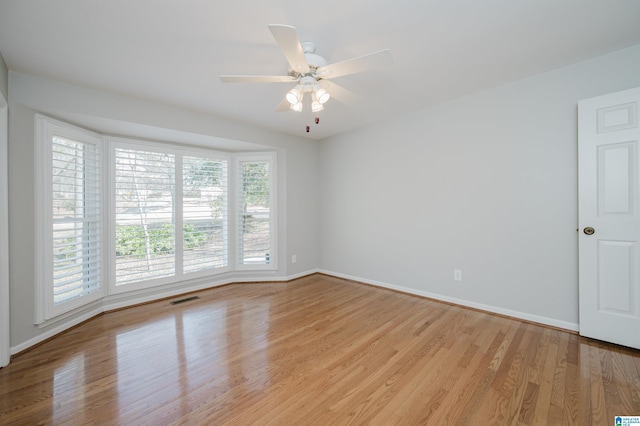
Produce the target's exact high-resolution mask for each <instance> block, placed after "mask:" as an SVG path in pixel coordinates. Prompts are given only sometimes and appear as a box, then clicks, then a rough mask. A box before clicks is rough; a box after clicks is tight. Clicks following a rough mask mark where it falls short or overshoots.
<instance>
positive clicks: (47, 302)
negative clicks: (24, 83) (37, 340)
mask: <svg viewBox="0 0 640 426" xmlns="http://www.w3.org/2000/svg"><path fill="white" fill-rule="evenodd" d="M38 133H39V136H40V137H39V144H38V147H37V151H38V157H37V158H39V159H40V161H41V162H42V163H43V164H41V165H40V166H41V167H38V168H37V170H38V173H39V176H38V177H37V178H38V183H39V184H38V188H37V192H38V200H40V203H41V205H40V206H38V215H39V220H38V229H37V231H38V235H40V236H41V238H42V240H41V242H40V245H39V249H38V264H39V265H42V266H43V269H42V271H41V273H40V275H39V282H40V284H41V285H39V286H38V289H39V290H40V291H39V292H38V297H39V298H40V299H41V303H40V304H39V305H40V309H39V312H38V317H39V318H38V319H39V320H44V319H47V318H50V317H52V316H55V315H58V314H60V313H63V312H66V311H68V310H71V309H73V308H75V307H77V306H79V305H81V304H84V303H87V302H89V301H91V300H95V299H97V298H98V297H100V296H101V295H102V267H101V265H102V258H101V250H102V242H103V239H102V235H103V233H102V228H103V220H102V203H101V200H102V184H101V182H102V155H101V142H102V140H101V138H100V137H99V136H98V135H95V134H92V133H90V132H87V131H84V130H82V129H78V128H75V127H72V126H67V125H64V124H63V123H59V122H55V121H53V120H48V119H45V118H44V117H38Z"/></svg>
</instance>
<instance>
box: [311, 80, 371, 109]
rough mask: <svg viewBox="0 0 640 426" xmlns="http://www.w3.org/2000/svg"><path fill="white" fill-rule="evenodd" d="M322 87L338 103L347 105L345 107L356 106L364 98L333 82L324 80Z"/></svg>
mask: <svg viewBox="0 0 640 426" xmlns="http://www.w3.org/2000/svg"><path fill="white" fill-rule="evenodd" d="M321 87H323V88H324V89H326V90H327V91H328V92H329V93H330V94H331V98H332V99H335V100H336V101H338V102H340V103H342V104H345V105H355V104H357V103H358V102H360V101H361V100H362V97H360V96H359V95H356V94H355V93H353V92H352V91H350V90H347V89H345V88H344V87H342V86H340V85H337V84H336V83H334V82H333V81H329V80H324V81H323V82H322V84H321Z"/></svg>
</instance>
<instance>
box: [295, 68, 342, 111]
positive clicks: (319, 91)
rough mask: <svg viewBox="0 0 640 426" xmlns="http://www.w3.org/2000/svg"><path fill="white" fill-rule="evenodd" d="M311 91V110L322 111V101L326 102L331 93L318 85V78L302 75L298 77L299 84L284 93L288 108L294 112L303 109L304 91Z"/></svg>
mask: <svg viewBox="0 0 640 426" xmlns="http://www.w3.org/2000/svg"><path fill="white" fill-rule="evenodd" d="M309 92H310V93H311V110H312V111H313V112H318V111H322V110H323V109H324V105H323V104H324V103H325V102H327V101H328V100H329V99H330V98H331V95H330V94H329V92H328V91H327V90H326V89H323V88H321V87H320V86H319V85H318V80H317V79H316V78H314V77H313V76H308V75H307V76H304V77H302V78H301V79H300V84H297V85H296V87H294V88H293V89H291V90H289V91H288V92H287V95H286V99H287V102H289V103H290V104H291V105H290V107H289V108H290V109H292V110H293V111H296V112H301V111H302V109H303V100H304V94H305V93H309Z"/></svg>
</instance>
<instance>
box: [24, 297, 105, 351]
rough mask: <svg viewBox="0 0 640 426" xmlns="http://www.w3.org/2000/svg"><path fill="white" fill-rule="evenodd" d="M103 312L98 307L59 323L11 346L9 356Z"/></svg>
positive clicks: (99, 306) (100, 307)
mask: <svg viewBox="0 0 640 426" xmlns="http://www.w3.org/2000/svg"><path fill="white" fill-rule="evenodd" d="M102 312H103V310H102V306H101V305H98V306H96V307H94V308H92V309H90V310H88V311H87V312H84V313H83V314H82V315H79V316H77V317H73V318H72V319H69V320H68V321H64V322H61V323H60V324H59V325H58V326H56V327H53V328H52V329H50V330H47V331H45V332H44V333H42V334H39V335H37V336H35V337H33V338H31V339H29V340H27V341H24V342H22V343H20V344H18V345H16V346H12V347H11V355H12V356H13V355H16V354H18V353H20V352H22V351H25V350H27V349H29V348H31V347H33V346H35V345H38V344H40V343H43V342H44V341H46V340H49V339H51V338H52V337H54V336H56V335H58V334H60V333H62V332H64V331H66V330H68V329H70V328H72V327H75V326H76V325H78V324H80V323H83V322H85V321H88V320H90V319H91V318H93V317H95V316H98V315H100V314H101V313H102Z"/></svg>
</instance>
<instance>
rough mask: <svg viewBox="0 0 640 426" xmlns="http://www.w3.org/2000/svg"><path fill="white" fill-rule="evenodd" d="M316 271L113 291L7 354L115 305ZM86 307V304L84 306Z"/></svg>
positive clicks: (286, 277)
mask: <svg viewBox="0 0 640 426" xmlns="http://www.w3.org/2000/svg"><path fill="white" fill-rule="evenodd" d="M317 272H319V270H317V269H312V270H309V271H305V272H300V273H297V274H293V275H288V276H284V277H274V276H269V275H265V276H258V275H256V276H250V277H240V278H238V277H235V278H234V277H229V278H223V279H219V280H215V281H214V280H213V279H212V278H211V277H206V278H201V279H198V280H193V281H192V282H191V283H190V284H188V285H184V286H176V287H172V288H170V289H167V290H165V291H159V292H158V291H154V290H153V289H150V291H151V293H150V291H144V290H142V291H137V292H132V293H120V294H114V295H110V296H105V297H104V298H102V301H101V302H100V301H98V303H97V304H96V306H95V307H92V308H90V309H89V310H87V311H86V312H82V311H83V309H82V308H79V309H78V312H82V313H81V314H79V315H77V316H75V315H74V316H71V315H70V317H69V319H62V320H60V321H59V322H58V325H57V326H56V327H53V328H51V329H50V330H47V331H46V332H44V333H42V334H39V335H38V336H35V337H33V338H31V339H29V340H27V341H25V342H22V343H20V344H18V345H16V346H13V347H11V348H10V353H11V355H16V354H18V353H20V352H22V351H25V350H27V349H29V348H31V347H33V346H35V345H38V344H40V343H43V342H44V341H46V340H49V339H51V338H52V337H54V336H56V335H58V334H60V333H62V332H64V331H66V330H68V329H70V328H72V327H75V326H76V325H78V324H81V323H83V322H85V321H88V320H90V319H91V318H93V317H95V316H98V315H100V314H102V313H104V312H109V311H113V310H116V309H123V308H127V307H131V306H135V305H140V304H144V303H151V302H155V301H157V300H161V299H166V298H169V297H174V296H179V295H182V294H186V293H193V292H196V291H202V290H208V289H211V288H215V287H220V286H223V285H228V284H235V283H238V284H241V283H247V282H254V283H255V282H257V283H260V282H287V281H292V280H296V279H298V278H302V277H305V276H307V275H312V274H315V273H317ZM85 309H86V307H85Z"/></svg>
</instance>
